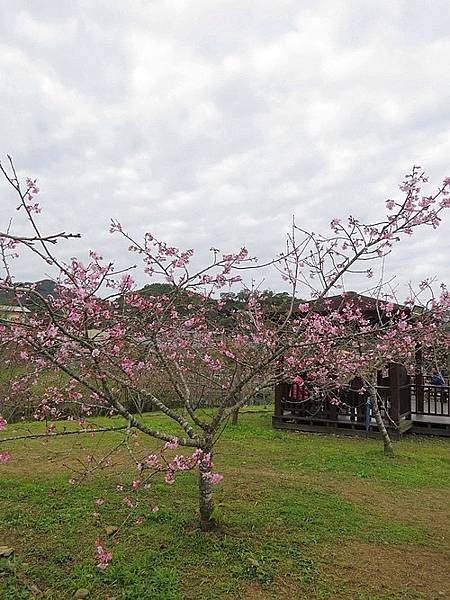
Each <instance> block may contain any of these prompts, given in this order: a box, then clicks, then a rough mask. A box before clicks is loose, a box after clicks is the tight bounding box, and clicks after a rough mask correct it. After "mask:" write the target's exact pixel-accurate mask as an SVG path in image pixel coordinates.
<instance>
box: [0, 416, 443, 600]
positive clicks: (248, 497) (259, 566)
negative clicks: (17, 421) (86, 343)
mask: <svg viewBox="0 0 450 600" xmlns="http://www.w3.org/2000/svg"><path fill="white" fill-rule="evenodd" d="M147 419H148V420H149V421H153V422H157V423H161V422H162V421H164V418H163V417H162V416H161V415H157V414H151V415H148V416H147ZM102 421H103V420H102V419H98V420H97V422H99V423H101V422H102ZM62 426H63V424H59V425H58V427H62ZM39 427H42V425H40V424H36V423H33V424H21V425H12V426H11V427H8V430H7V433H9V434H11V432H12V431H14V430H16V431H17V432H21V431H25V430H31V431H34V430H36V429H38V428H39ZM118 440H120V434H117V433H115V434H113V433H109V434H101V435H98V436H96V437H91V436H83V437H82V438H81V437H76V438H72V437H71V438H54V439H53V440H51V441H49V442H45V443H44V442H42V441H28V442H26V443H23V442H20V443H19V442H16V443H14V444H9V446H8V449H9V450H10V451H11V452H12V454H13V458H12V459H11V461H10V462H9V463H7V464H5V465H1V466H0V476H1V485H0V545H8V546H12V547H13V548H14V550H15V553H14V555H13V557H12V558H10V559H0V598H1V599H2V600H3V599H4V600H16V599H17V600H18V599H22V598H27V599H28V598H34V597H40V596H39V594H38V590H39V591H40V592H41V596H42V597H46V598H50V599H60V598H72V597H73V595H74V593H75V592H76V590H78V589H80V588H87V589H88V590H89V592H90V596H89V598H98V599H107V598H116V599H119V598H120V599H127V600H132V599H133V600H146V599H155V600H156V599H161V600H165V599H166V600H178V599H193V600H196V599H199V600H203V599H211V600H213V599H221V598H229V599H231V598H249V599H250V598H256V599H258V598H349V599H357V600H358V599H359V600H369V599H370V600H382V599H383V600H387V599H394V600H395V599H398V600H405V599H411V600H412V599H423V598H440V597H450V585H449V581H448V579H447V580H446V579H445V572H446V564H447V562H446V561H447V560H448V554H447V552H448V533H449V529H450V526H449V515H448V510H447V505H448V490H449V487H450V468H449V467H450V443H449V441H448V440H445V439H430V438H420V439H414V438H408V439H405V440H404V441H402V442H398V443H397V444H396V452H397V454H396V457H395V458H394V459H387V458H385V457H384V456H383V452H382V445H381V442H379V441H377V440H360V439H354V438H345V437H342V438H339V437H334V436H322V435H313V434H311V435H309V434H296V433H290V432H280V431H273V430H272V429H271V427H270V413H266V414H263V413H256V412H255V413H252V412H250V413H248V414H245V415H241V422H240V423H239V425H238V426H236V427H229V428H228V429H227V430H226V431H225V433H224V435H223V436H222V438H221V440H220V442H219V444H218V446H217V452H216V466H217V469H218V470H219V471H220V472H222V473H223V474H224V476H225V478H224V481H223V482H222V483H221V484H220V485H219V486H217V488H216V490H215V496H216V517H217V519H218V521H219V523H220V528H219V530H218V531H217V532H214V533H210V534H204V533H201V532H200V531H199V530H198V529H197V528H196V480H195V474H194V473H186V474H182V475H180V476H178V477H177V479H176V482H175V484H174V485H173V486H167V485H166V484H164V483H163V482H161V481H155V483H154V484H153V485H152V488H151V489H150V490H149V491H146V492H145V493H143V494H142V495H141V500H140V503H139V507H138V509H137V510H136V512H135V515H134V517H133V519H129V520H128V522H127V523H126V524H125V525H124V526H123V528H122V529H121V531H120V533H119V534H118V535H117V536H116V538H115V539H114V540H113V539H112V538H110V537H108V535H107V534H106V533H105V527H106V526H109V525H116V526H120V525H121V524H122V523H123V522H124V521H125V520H126V519H127V516H128V515H129V514H130V513H129V510H128V509H127V508H126V507H125V506H124V504H123V503H122V501H121V500H122V497H121V495H120V494H118V493H117V491H116V489H115V487H116V484H117V483H119V482H120V483H124V484H130V483H131V481H132V479H134V478H136V474H135V472H132V471H129V470H128V467H127V464H126V463H125V456H124V455H123V454H118V455H117V456H116V457H115V458H114V464H113V466H112V467H110V468H109V469H105V470H102V471H99V472H97V473H96V474H95V475H93V476H92V477H91V478H89V479H87V480H86V481H85V482H84V483H82V484H81V485H77V486H70V485H69V484H68V479H70V478H71V477H72V475H73V472H72V469H73V468H77V466H79V463H78V462H77V461H78V460H79V459H84V458H85V456H86V455H87V454H94V455H98V456H101V455H102V453H103V452H104V451H105V450H106V449H107V448H109V447H111V446H112V445H113V444H114V443H116V442H117V441H118ZM135 443H136V444H139V445H136V446H135V451H136V452H137V453H143V452H144V451H145V450H146V449H151V448H154V447H155V442H154V441H153V440H150V439H145V438H144V437H142V436H140V437H139V438H138V439H137V440H136V442H135ZM99 497H102V498H105V500H106V503H105V504H104V505H103V506H101V507H98V506H96V504H95V499H96V498H99ZM154 504H157V505H158V506H159V509H160V510H159V512H157V513H152V512H151V506H153V505H154ZM94 513H98V515H97V516H96V515H95V514H94ZM138 516H142V517H143V519H144V520H143V523H142V524H140V525H137V524H136V523H135V518H136V517H138ZM98 534H100V535H101V536H102V539H103V540H104V542H105V545H106V546H107V547H108V548H109V549H112V551H113V553H114V556H113V560H112V562H111V565H110V566H109V568H108V569H107V570H106V571H105V572H102V571H100V570H99V569H98V568H97V567H96V566H95V557H94V541H95V537H96V535H98ZM115 541H117V543H114V542H115ZM401 557H403V559H402V558H401Z"/></svg>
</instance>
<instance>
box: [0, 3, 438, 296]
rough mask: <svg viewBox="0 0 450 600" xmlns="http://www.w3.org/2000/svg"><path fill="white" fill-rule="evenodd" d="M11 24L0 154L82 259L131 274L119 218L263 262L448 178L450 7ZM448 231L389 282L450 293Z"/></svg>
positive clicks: (3, 58)
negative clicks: (420, 283) (414, 175)
mask: <svg viewBox="0 0 450 600" xmlns="http://www.w3.org/2000/svg"><path fill="white" fill-rule="evenodd" d="M0 5H1V7H2V10H0V134H1V135H0V140H1V147H0V153H1V155H2V158H4V156H5V154H6V153H10V154H12V155H13V156H14V158H15V161H16V164H17V166H18V168H19V171H20V173H21V174H23V175H24V176H25V175H26V176H32V177H36V178H37V179H38V181H39V185H40V188H41V190H42V193H41V197H40V201H41V204H42V205H43V206H44V208H45V214H43V215H42V221H43V222H44V223H45V226H46V227H48V228H54V229H66V230H67V229H70V230H72V231H81V232H82V233H83V242H77V243H73V244H68V245H66V247H65V252H66V253H68V254H69V255H70V254H75V253H76V254H82V253H83V252H85V251H86V249H88V248H95V249H98V250H100V251H101V252H102V253H104V255H105V256H108V257H110V256H114V257H118V259H119V263H120V264H125V263H126V261H128V258H127V256H126V248H125V246H124V244H123V242H122V241H121V240H120V239H119V238H116V237H112V236H111V235H110V234H109V233H108V224H109V220H110V217H115V218H117V219H119V220H120V221H121V222H122V223H123V224H124V225H125V226H126V227H127V228H128V229H129V230H130V231H132V232H133V233H134V234H135V235H137V236H139V235H141V234H142V233H143V232H144V231H152V232H154V233H155V234H156V235H157V236H159V237H161V238H163V239H166V240H168V241H170V242H172V243H175V244H178V245H181V246H183V247H194V248H197V249H198V250H199V251H200V254H202V252H205V251H207V249H209V248H210V247H211V246H215V247H219V248H221V249H223V250H229V249H234V248H239V247H240V245H242V244H246V245H247V246H248V247H249V248H250V249H251V252H252V253H253V254H256V255H258V256H261V257H264V258H267V257H269V256H271V255H273V254H274V253H276V252H277V251H279V250H280V249H281V248H282V246H283V239H284V234H285V232H286V231H287V230H288V228H289V223H290V220H291V218H292V215H294V214H295V216H296V219H297V222H298V223H299V224H300V225H301V226H303V227H305V228H310V229H313V230H314V231H318V230H321V229H323V228H325V227H327V224H328V223H329V221H330V220H331V218H332V217H334V216H337V217H344V216H345V215H347V214H348V213H352V214H354V215H357V216H360V217H361V218H363V219H370V218H371V217H374V216H377V215H378V216H379V215H380V211H383V210H384V202H385V200H386V198H388V197H391V196H393V195H394V196H395V194H396V193H397V190H398V183H399V182H400V181H401V180H402V178H403V175H404V174H405V173H406V172H407V171H408V170H409V169H410V167H411V166H412V165H413V164H414V163H415V164H420V165H422V166H423V167H424V168H425V169H426V171H427V172H428V173H429V175H430V178H431V180H432V181H434V182H436V184H438V183H439V182H440V181H441V180H442V179H443V178H444V176H449V175H450V158H449V157H450V77H449V70H448V60H449V59H448V57H449V56H450V28H449V23H450V2H448V0H417V1H415V0H405V1H403V0H376V1H375V0H342V1H339V0H330V1H326V0H325V1H320V0H315V1H314V2H311V1H310V0H276V1H273V0H267V1H266V0H166V1H163V0H127V1H126V2H119V1H117V2H111V1H110V0H70V1H69V0H58V1H56V0H38V1H36V0H14V2H6V0H0ZM0 193H1V197H2V201H1V203H0V219H1V223H2V226H4V223H5V221H6V218H7V215H8V214H10V213H11V212H15V211H14V208H13V207H14V202H13V200H12V197H11V194H10V192H9V191H8V189H7V187H6V186H5V185H4V184H1V185H0ZM449 223H450V215H448V219H447V221H446V223H444V224H443V225H442V227H441V228H440V230H439V231H438V232H434V233H433V232H430V231H429V230H427V231H425V232H423V233H421V234H418V235H416V236H414V237H413V238H412V239H411V240H409V241H408V242H407V243H405V244H404V245H403V247H399V248H398V249H397V250H396V252H395V254H394V255H393V256H392V260H391V261H390V263H389V265H390V266H389V274H392V275H396V276H397V279H398V281H399V283H402V284H404V283H405V282H406V281H407V280H408V279H412V280H420V279H423V278H424V277H425V276H429V275H436V276H437V277H438V279H440V280H444V281H445V280H446V281H448V280H449V279H450V277H449V275H450V265H449V263H450V261H449V260H448V257H449V254H450V252H449V251H450V242H449V240H450V226H449ZM18 226H19V224H18ZM18 268H19V270H20V271H19V273H20V276H22V277H24V278H41V277H42V276H43V275H44V270H43V268H42V266H40V265H37V264H35V263H33V262H32V261H29V260H27V261H22V262H21V263H20V265H19V266H18ZM271 284H272V285H274V286H276V285H279V284H277V282H276V281H275V280H272V281H271Z"/></svg>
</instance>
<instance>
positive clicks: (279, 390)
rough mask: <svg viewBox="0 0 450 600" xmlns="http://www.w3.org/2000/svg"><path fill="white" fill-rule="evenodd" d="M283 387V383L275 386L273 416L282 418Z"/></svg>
mask: <svg viewBox="0 0 450 600" xmlns="http://www.w3.org/2000/svg"><path fill="white" fill-rule="evenodd" d="M284 388H285V385H284V383H281V382H278V383H276V384H275V413H274V414H275V416H276V417H282V416H283V391H284Z"/></svg>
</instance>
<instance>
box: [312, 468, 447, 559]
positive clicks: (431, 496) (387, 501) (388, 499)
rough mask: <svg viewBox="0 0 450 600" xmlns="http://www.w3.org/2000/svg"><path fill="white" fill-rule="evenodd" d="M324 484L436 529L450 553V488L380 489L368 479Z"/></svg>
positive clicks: (381, 510) (441, 544) (439, 540)
mask: <svg viewBox="0 0 450 600" xmlns="http://www.w3.org/2000/svg"><path fill="white" fill-rule="evenodd" d="M322 485H323V487H325V488H326V489H328V490H330V491H333V492H335V493H338V494H340V495H341V496H342V497H343V498H345V499H346V500H349V501H351V502H355V503H357V504H363V505H365V506H367V507H370V508H371V509H375V510H376V511H377V512H378V513H379V514H382V515H383V516H384V517H386V518H388V519H391V520H395V521H400V522H404V523H408V524H410V525H415V526H419V527H423V528H424V529H428V530H430V531H432V532H433V533H434V535H435V537H436V542H437V545H439V547H440V548H442V549H444V550H445V551H447V552H448V553H449V554H450V511H449V509H448V490H447V489H443V488H426V489H423V488H419V489H402V490H401V491H399V490H396V492H395V494H394V493H391V492H390V491H389V490H385V489H380V488H379V487H378V486H375V485H374V484H373V483H372V482H370V481H368V480H355V479H353V480H349V479H345V480H344V481H342V482H340V481H331V480H330V481H328V482H326V484H324V483H323V482H322Z"/></svg>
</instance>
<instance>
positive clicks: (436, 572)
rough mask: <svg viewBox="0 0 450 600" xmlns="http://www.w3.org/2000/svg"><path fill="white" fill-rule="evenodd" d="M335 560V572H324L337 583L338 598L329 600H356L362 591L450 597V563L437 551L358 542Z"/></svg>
mask: <svg viewBox="0 0 450 600" xmlns="http://www.w3.org/2000/svg"><path fill="white" fill-rule="evenodd" d="M330 558H331V557H330ZM333 560H334V566H333V568H332V570H331V572H330V573H327V572H326V569H325V573H324V574H325V575H331V576H332V578H334V579H335V580H336V595H331V596H329V598H336V599H338V598H354V597H356V594H357V593H358V592H361V593H362V592H364V593H366V594H367V593H368V592H370V593H373V594H380V595H383V594H408V593H409V594H411V593H415V594H416V595H419V597H421V598H426V599H429V600H436V599H439V598H450V574H449V569H448V560H447V558H446V557H445V556H444V555H442V554H440V553H439V552H435V551H433V550H429V549H425V548H416V547H411V546H410V547H407V546H403V547H402V548H398V547H395V546H384V545H377V544H368V543H359V542H358V543H355V544H352V545H351V546H346V547H344V548H342V551H341V552H340V553H339V554H335V555H334V556H333ZM344 589H345V591H344ZM340 590H342V591H340ZM352 594H353V595H352Z"/></svg>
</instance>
